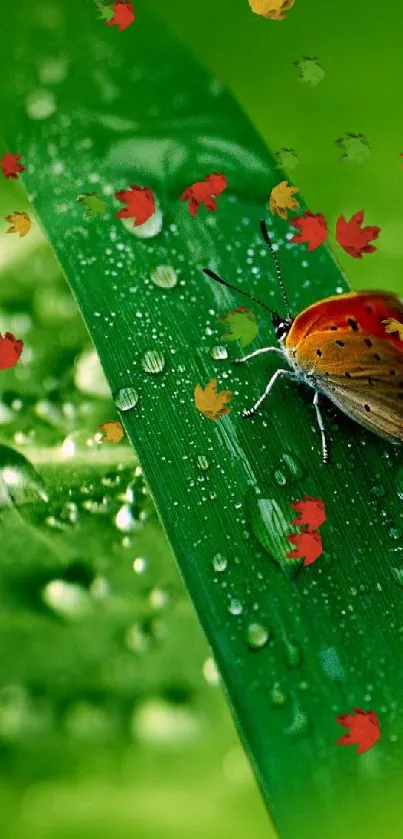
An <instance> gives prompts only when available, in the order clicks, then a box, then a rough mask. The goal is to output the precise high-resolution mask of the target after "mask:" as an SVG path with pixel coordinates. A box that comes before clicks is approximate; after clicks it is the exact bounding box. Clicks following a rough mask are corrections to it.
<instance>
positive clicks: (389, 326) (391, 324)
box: [382, 318, 403, 341]
mask: <svg viewBox="0 0 403 839" xmlns="http://www.w3.org/2000/svg"><path fill="white" fill-rule="evenodd" d="M382 323H384V324H385V332H390V333H393V332H397V333H398V335H399V338H400V340H401V341H403V323H401V322H400V320H396V318H386V320H383V321H382Z"/></svg>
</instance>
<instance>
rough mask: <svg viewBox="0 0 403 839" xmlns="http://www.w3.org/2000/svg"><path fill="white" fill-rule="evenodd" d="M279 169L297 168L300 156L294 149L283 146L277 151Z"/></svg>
mask: <svg viewBox="0 0 403 839" xmlns="http://www.w3.org/2000/svg"><path fill="white" fill-rule="evenodd" d="M275 158H276V161H277V169H289V171H290V172H291V170H292V169H295V167H296V166H298V164H299V157H298V155H297V152H296V151H294V149H287V148H282V149H279V150H278V151H276V153H275Z"/></svg>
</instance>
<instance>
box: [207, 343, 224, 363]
mask: <svg viewBox="0 0 403 839" xmlns="http://www.w3.org/2000/svg"><path fill="white" fill-rule="evenodd" d="M210 355H211V357H212V358H214V361H224V360H225V359H226V358H228V350H227V348H226V347H222V346H216V347H212V348H211V350H210Z"/></svg>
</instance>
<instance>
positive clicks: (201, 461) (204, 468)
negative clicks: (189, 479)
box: [196, 454, 210, 472]
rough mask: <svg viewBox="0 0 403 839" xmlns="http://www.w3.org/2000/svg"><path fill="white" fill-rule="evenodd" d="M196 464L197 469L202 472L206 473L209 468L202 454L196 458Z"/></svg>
mask: <svg viewBox="0 0 403 839" xmlns="http://www.w3.org/2000/svg"><path fill="white" fill-rule="evenodd" d="M196 463H197V465H198V467H199V469H202V471H203V472H206V471H207V469H209V468H210V464H209V462H208V460H207V457H205V456H204V454H200V455H199V456H198V458H197V461H196Z"/></svg>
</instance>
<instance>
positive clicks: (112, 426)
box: [99, 420, 125, 446]
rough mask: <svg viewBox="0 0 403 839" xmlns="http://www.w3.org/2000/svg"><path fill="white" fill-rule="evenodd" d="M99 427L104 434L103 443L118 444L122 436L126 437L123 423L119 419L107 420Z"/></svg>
mask: <svg viewBox="0 0 403 839" xmlns="http://www.w3.org/2000/svg"><path fill="white" fill-rule="evenodd" d="M99 427H100V429H101V431H103V434H104V436H103V438H102V442H103V443H113V444H114V445H115V446H116V445H117V443H120V441H121V439H122V437H124V434H125V432H124V431H123V428H122V424H121V423H120V422H118V421H117V420H111V421H110V422H105V423H104V424H103V425H100V426H99Z"/></svg>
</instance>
